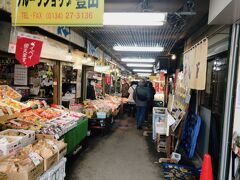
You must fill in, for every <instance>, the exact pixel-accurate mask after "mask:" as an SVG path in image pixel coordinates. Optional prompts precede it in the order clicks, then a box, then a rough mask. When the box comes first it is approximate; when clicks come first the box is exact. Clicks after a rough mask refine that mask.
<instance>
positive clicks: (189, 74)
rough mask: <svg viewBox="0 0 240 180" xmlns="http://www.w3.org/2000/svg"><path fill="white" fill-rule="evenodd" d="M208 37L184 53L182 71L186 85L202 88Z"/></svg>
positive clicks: (204, 82) (205, 68)
mask: <svg viewBox="0 0 240 180" xmlns="http://www.w3.org/2000/svg"><path fill="white" fill-rule="evenodd" d="M207 55H208V39H207V38H205V39H203V40H202V41H200V42H199V43H197V44H196V45H194V46H193V47H192V48H191V49H190V50H188V51H187V52H185V53H184V59H183V72H184V81H185V82H184V83H185V85H186V87H188V88H190V89H196V90H204V89H205V86H206V74H207Z"/></svg>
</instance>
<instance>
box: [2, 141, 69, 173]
mask: <svg viewBox="0 0 240 180" xmlns="http://www.w3.org/2000/svg"><path fill="white" fill-rule="evenodd" d="M65 145H66V144H65V143H64V142H63V141H57V140H50V139H41V140H39V141H38V142H37V143H35V144H30V145H28V146H26V147H24V148H22V149H21V150H20V151H19V152H18V153H16V154H15V155H11V156H9V157H7V158H5V159H2V160H1V161H0V172H2V173H5V174H11V173H21V172H29V171H31V170H32V169H33V168H34V167H35V166H36V165H38V164H40V163H41V162H42V161H43V160H44V159H48V158H50V157H51V156H53V155H54V154H55V153H56V152H57V151H59V150H60V149H63V148H64V147H65Z"/></svg>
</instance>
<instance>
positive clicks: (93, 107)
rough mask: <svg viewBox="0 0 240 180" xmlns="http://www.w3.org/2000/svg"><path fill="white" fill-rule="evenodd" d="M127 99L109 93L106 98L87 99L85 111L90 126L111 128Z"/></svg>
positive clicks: (103, 128) (93, 127) (102, 128)
mask: <svg viewBox="0 0 240 180" xmlns="http://www.w3.org/2000/svg"><path fill="white" fill-rule="evenodd" d="M126 101H127V99H125V98H121V97H117V96H109V95H106V96H105V98H104V99H98V100H87V101H85V102H84V113H85V114H86V116H87V117H88V119H89V128H90V129H92V130H93V129H101V130H105V129H107V128H109V127H110V125H111V124H112V123H113V122H114V118H115V117H116V116H118V115H119V113H120V112H121V108H122V104H123V103H125V102H126Z"/></svg>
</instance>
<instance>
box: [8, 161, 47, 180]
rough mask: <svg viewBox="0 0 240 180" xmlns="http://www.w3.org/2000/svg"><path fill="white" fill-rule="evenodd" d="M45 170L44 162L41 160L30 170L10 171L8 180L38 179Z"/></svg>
mask: <svg viewBox="0 0 240 180" xmlns="http://www.w3.org/2000/svg"><path fill="white" fill-rule="evenodd" d="M43 172H44V163H43V162H41V163H40V164H39V165H37V166H35V167H34V168H33V169H31V170H30V171H26V172H19V173H17V172H16V173H10V174H8V180H16V179H21V180H36V179H37V178H38V177H39V176H41V175H42V174H43Z"/></svg>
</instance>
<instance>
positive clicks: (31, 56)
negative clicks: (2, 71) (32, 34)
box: [16, 35, 43, 67]
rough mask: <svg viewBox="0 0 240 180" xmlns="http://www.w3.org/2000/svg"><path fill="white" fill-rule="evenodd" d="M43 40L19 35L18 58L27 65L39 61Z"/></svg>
mask: <svg viewBox="0 0 240 180" xmlns="http://www.w3.org/2000/svg"><path fill="white" fill-rule="evenodd" d="M42 45H43V42H42V41H40V40H38V39H33V38H29V37H24V36H21V35H18V37H17V44H16V59H17V60H18V61H19V62H20V63H21V64H22V65H23V66H25V67H30V66H33V65H36V64H38V63H39V60H40V55H41V51H42Z"/></svg>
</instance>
